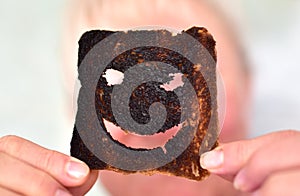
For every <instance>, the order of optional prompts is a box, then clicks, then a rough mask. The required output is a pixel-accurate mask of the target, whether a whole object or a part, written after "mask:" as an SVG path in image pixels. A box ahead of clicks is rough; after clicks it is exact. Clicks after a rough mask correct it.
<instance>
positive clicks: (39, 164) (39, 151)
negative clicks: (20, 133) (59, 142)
mask: <svg viewBox="0 0 300 196" xmlns="http://www.w3.org/2000/svg"><path fill="white" fill-rule="evenodd" d="M1 151H2V152H5V153H7V154H9V155H11V156H13V157H15V158H17V159H20V160H22V161H24V162H26V163H28V164H30V165H32V166H34V167H36V168H38V169H40V170H42V171H45V172H47V173H49V174H50V175H51V176H53V177H54V178H55V179H57V180H58V181H59V182H60V183H61V184H63V185H65V186H78V185H81V184H82V183H84V182H85V180H86V178H87V176H88V174H89V168H88V166H87V165H86V164H85V163H83V162H81V161H79V160H78V159H75V158H71V157H70V156H67V155H65V154H62V153H59V152H56V151H53V150H48V149H46V148H43V147H41V146H39V145H37V144H34V143H32V142H30V141H28V140H25V139H23V138H20V137H17V136H5V137H2V138H0V152H1Z"/></svg>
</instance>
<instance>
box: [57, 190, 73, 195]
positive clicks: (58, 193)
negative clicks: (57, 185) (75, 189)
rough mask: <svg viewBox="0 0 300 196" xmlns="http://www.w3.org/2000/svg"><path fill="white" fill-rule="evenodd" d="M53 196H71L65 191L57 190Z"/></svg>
mask: <svg viewBox="0 0 300 196" xmlns="http://www.w3.org/2000/svg"><path fill="white" fill-rule="evenodd" d="M55 196H72V195H71V194H70V193H68V192H67V191H65V190H62V189H58V190H57V191H56V193H55Z"/></svg>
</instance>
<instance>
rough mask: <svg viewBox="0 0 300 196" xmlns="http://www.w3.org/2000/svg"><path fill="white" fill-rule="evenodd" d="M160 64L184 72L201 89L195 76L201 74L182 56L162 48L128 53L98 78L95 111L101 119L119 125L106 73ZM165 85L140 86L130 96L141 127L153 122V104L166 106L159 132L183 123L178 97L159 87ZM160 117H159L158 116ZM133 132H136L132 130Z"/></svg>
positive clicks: (134, 49) (135, 117)
mask: <svg viewBox="0 0 300 196" xmlns="http://www.w3.org/2000/svg"><path fill="white" fill-rule="evenodd" d="M149 61H158V62H163V63H166V64H168V65H171V66H173V67H175V68H176V69H178V72H179V73H183V74H185V75H186V76H187V78H188V79H189V80H190V82H191V84H192V85H193V86H194V88H195V90H197V88H199V86H198V85H196V84H195V82H194V81H195V77H198V78H199V75H197V76H195V75H193V74H190V73H193V72H194V70H193V63H192V62H190V61H189V60H188V59H187V58H185V57H184V56H182V55H181V54H179V53H177V52H175V51H172V50H170V49H167V48H162V47H137V48H133V49H130V50H127V51H125V52H123V53H121V54H120V55H118V56H117V57H115V58H114V59H113V60H112V61H111V62H110V63H109V64H108V65H107V66H106V68H105V69H104V71H103V72H102V75H101V76H99V81H98V83H97V90H96V92H95V109H96V112H97V115H98V119H99V121H100V122H101V121H102V120H103V118H104V119H106V120H108V121H110V122H112V123H114V124H115V125H116V126H119V125H118V123H117V122H116V120H115V118H114V115H113V112H112V108H111V94H112V91H113V85H111V86H109V85H108V84H107V82H106V79H105V77H103V75H104V74H105V72H106V70H108V69H114V70H118V71H121V72H123V73H124V72H126V70H128V69H129V68H131V67H133V66H135V65H137V64H138V63H142V62H149ZM160 85H162V83H158V82H147V83H144V84H141V85H140V86H139V87H138V88H136V89H135V91H134V92H132V95H131V97H130V102H129V107H130V112H131V115H132V118H133V119H134V120H135V121H136V122H138V123H141V124H146V123H147V122H149V121H150V115H149V112H148V111H149V107H150V105H151V104H152V103H154V102H160V103H161V104H163V105H164V106H165V109H166V111H167V117H166V121H165V123H164V125H163V126H162V127H161V128H160V129H159V130H158V131H157V133H160V132H165V131H166V130H168V129H170V128H172V127H174V126H176V125H178V124H180V117H181V109H180V102H179V99H178V97H177V95H176V94H175V93H174V92H172V91H166V90H165V89H163V88H161V87H159V86H160ZM158 115H159V114H158ZM131 131H134V130H131Z"/></svg>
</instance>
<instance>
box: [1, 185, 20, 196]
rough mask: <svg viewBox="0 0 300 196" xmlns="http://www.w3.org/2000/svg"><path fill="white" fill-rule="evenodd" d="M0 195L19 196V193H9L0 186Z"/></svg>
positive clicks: (9, 191)
mask: <svg viewBox="0 0 300 196" xmlns="http://www.w3.org/2000/svg"><path fill="white" fill-rule="evenodd" d="M0 195H5V196H21V195H20V194H19V193H16V192H14V191H11V190H9V189H6V188H3V187H1V186H0Z"/></svg>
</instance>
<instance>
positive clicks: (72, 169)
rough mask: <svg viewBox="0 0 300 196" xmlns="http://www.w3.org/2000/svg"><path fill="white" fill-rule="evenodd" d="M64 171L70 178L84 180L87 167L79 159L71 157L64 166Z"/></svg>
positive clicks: (87, 171)
mask: <svg viewBox="0 0 300 196" xmlns="http://www.w3.org/2000/svg"><path fill="white" fill-rule="evenodd" d="M65 170H66V173H67V174H68V177H69V178H71V180H76V181H82V182H83V181H84V179H85V178H86V177H87V176H88V175H89V173H90V169H89V167H88V166H87V165H86V164H85V163H84V162H82V161H80V160H79V159H76V158H74V157H71V158H70V159H69V161H68V162H67V163H66V166H65Z"/></svg>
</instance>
